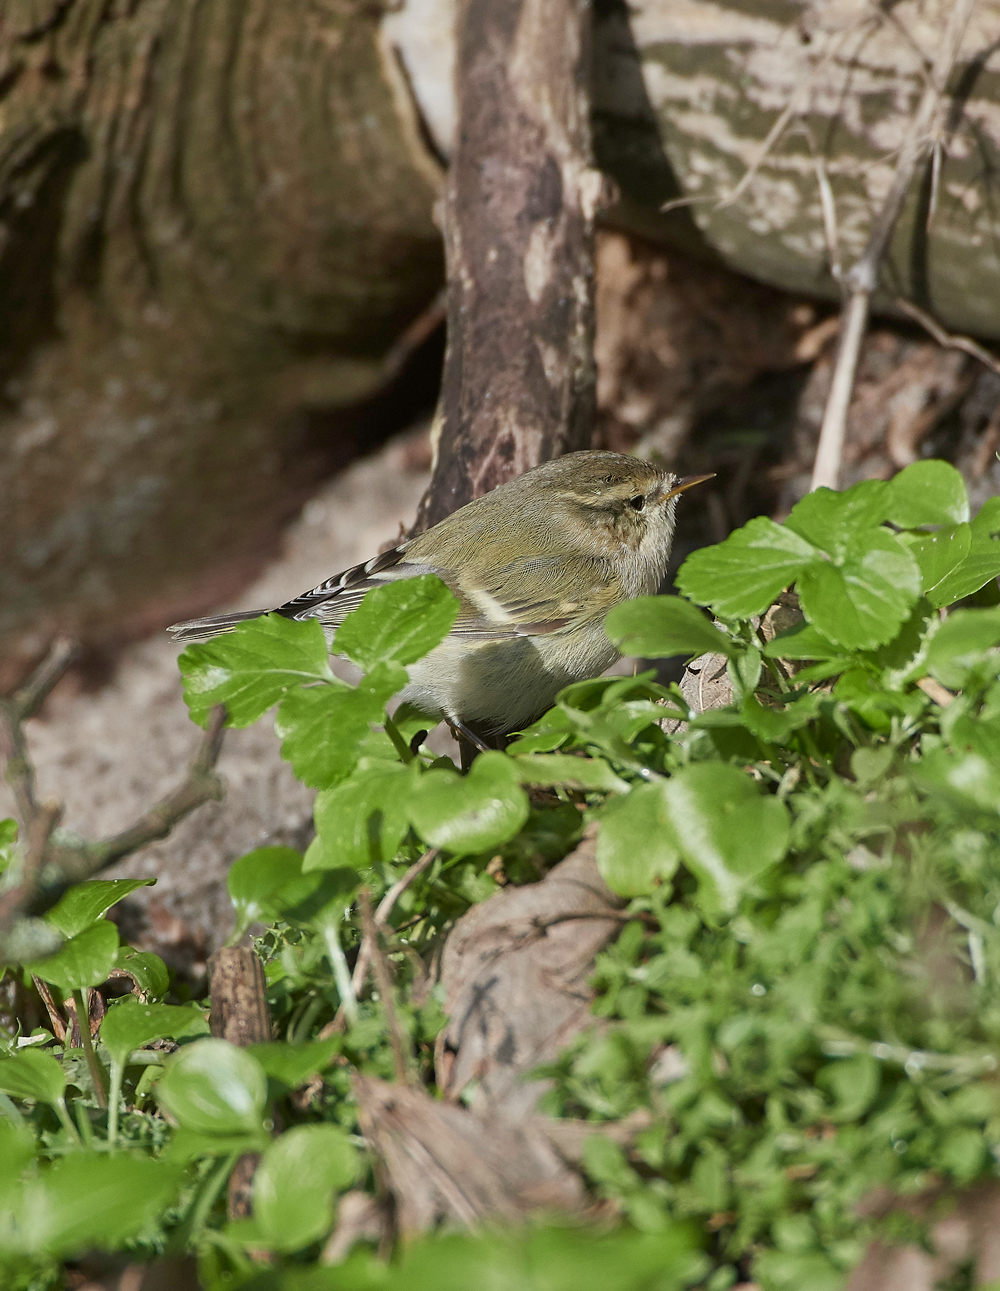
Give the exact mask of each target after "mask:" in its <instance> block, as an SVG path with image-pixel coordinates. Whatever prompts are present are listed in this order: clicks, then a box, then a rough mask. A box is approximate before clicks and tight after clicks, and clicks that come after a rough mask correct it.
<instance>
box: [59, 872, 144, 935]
mask: <svg viewBox="0 0 1000 1291" xmlns="http://www.w3.org/2000/svg"><path fill="white" fill-rule="evenodd" d="M155 882H156V879H89V880H88V881H87V882H86V883H76V884H74V886H73V887H71V888H69V889H68V891H66V892H64V893H63V895H62V897H61V898H60V899H59V901H58V902H57V903H56V905H54V906H53V907H52V909H51V910H49V911H47V912H46V915H45V918H46V919H47V920H48V921H49V923H51V924H52V925H53V926H54V927H56V928H58V929H59V931H60V932H61V933H62V934H63V936H64V937H75V936H76V935H77V933H80V932H83V930H84V928H89V927H90V925H91V924H92V923H96V921H97V920H98V919H101V918H103V917H104V915H105V914H107V912H108V911H109V910H110V909H111V907H112V906H113V905H115V904H116V903H117V902H118V901H121V900H122V898H123V897H127V896H128V894H129V893H130V892H134V891H135V890H136V889H137V888H147V887H152V885H153V884H154V883H155Z"/></svg>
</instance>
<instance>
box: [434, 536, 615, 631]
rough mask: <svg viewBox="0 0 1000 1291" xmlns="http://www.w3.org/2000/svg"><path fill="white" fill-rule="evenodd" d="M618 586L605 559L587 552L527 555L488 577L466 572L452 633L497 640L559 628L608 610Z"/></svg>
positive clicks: (461, 581) (460, 589) (461, 583)
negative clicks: (605, 563)
mask: <svg viewBox="0 0 1000 1291" xmlns="http://www.w3.org/2000/svg"><path fill="white" fill-rule="evenodd" d="M567 587H572V588H573V592H572V594H568V593H567V592H566V591H565V589H566V588H567ZM613 587H614V580H613V579H611V578H610V577H609V571H608V569H607V567H606V566H605V565H604V564H603V562H600V561H598V560H596V559H594V558H591V557H587V556H569V557H554V556H531V557H522V558H519V559H517V560H513V561H509V562H507V563H506V564H505V565H503V566H502V567H501V568H499V569H498V570H496V571H495V573H491V575H490V576H489V577H488V578H484V577H482V576H480V577H478V578H477V577H473V576H471V575H470V574H469V573H464V575H463V576H462V578H461V580H460V583H459V589H458V590H459V595H460V598H461V601H462V610H461V612H460V613H459V616H458V619H457V620H456V622H455V626H454V628H453V629H452V632H453V634H454V635H456V636H461V637H470V638H474V637H479V638H481V639H494V640H495V639H502V638H504V637H512V636H544V635H547V634H549V633H552V632H559V631H560V630H562V629H564V628H569V627H572V626H573V625H574V624H576V623H578V622H580V621H581V620H587V619H590V618H592V617H595V616H597V615H600V614H602V613H603V611H604V610H606V609H609V608H610V606H611V604H612V603H613V601H614V591H613Z"/></svg>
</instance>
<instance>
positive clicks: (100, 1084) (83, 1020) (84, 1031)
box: [73, 991, 108, 1108]
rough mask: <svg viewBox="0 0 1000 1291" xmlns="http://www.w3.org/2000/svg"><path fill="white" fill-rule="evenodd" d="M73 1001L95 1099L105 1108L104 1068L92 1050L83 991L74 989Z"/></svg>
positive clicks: (87, 1011) (88, 1012) (106, 1096)
mask: <svg viewBox="0 0 1000 1291" xmlns="http://www.w3.org/2000/svg"><path fill="white" fill-rule="evenodd" d="M73 1001H74V1003H75V1004H76V1020H77V1024H78V1025H79V1027H80V1043H81V1044H82V1045H83V1052H84V1055H85V1057H86V1059H87V1068H88V1070H89V1071H90V1079H91V1080H92V1081H93V1083H94V1096H95V1097H96V1099H97V1105H98V1107H103V1108H106V1107H107V1105H108V1088H107V1085H105V1083H104V1070H103V1068H102V1066H101V1062H100V1059H99V1058H98V1056H97V1054H96V1053H95V1052H94V1041H93V1039H92V1038H91V1035H90V1010H89V1009H88V1008H87V1006H86V1004H85V1003H84V999H83V991H74V992H73Z"/></svg>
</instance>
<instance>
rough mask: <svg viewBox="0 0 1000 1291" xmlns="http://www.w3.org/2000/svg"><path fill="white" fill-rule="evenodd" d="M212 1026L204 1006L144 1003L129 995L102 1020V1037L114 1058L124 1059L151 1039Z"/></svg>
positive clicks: (201, 1031) (120, 1060)
mask: <svg viewBox="0 0 1000 1291" xmlns="http://www.w3.org/2000/svg"><path fill="white" fill-rule="evenodd" d="M207 1030H208V1023H207V1022H206V1021H205V1015H204V1014H203V1013H202V1012H201V1010H200V1009H196V1008H190V1007H184V1008H181V1007H179V1006H177V1005H174V1004H142V1003H140V1001H139V1000H137V999H134V998H131V997H130V998H129V999H126V1000H122V1001H121V1003H120V1004H113V1005H112V1006H111V1007H110V1008H109V1009H108V1012H107V1015H106V1016H105V1018H104V1021H103V1022H102V1023H101V1040H102V1041H103V1042H104V1044H105V1046H106V1047H107V1050H108V1053H109V1055H110V1057H111V1061H112V1062H116V1063H124V1062H125V1060H126V1059H127V1058H128V1056H129V1054H130V1053H131V1052H132V1050H133V1049H139V1048H141V1047H142V1046H143V1045H144V1044H149V1042H150V1040H159V1039H161V1038H162V1037H164V1036H170V1037H171V1038H172V1039H174V1040H176V1039H178V1038H179V1037H180V1036H186V1035H199V1034H204V1033H205V1032H206V1031H207Z"/></svg>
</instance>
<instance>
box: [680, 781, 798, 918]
mask: <svg viewBox="0 0 1000 1291" xmlns="http://www.w3.org/2000/svg"><path fill="white" fill-rule="evenodd" d="M663 792H664V795H665V797H666V799H667V804H668V812H669V816H670V820H671V823H672V825H673V827H674V833H675V835H676V837H677V842H678V844H679V846H680V849H681V854H682V855H683V857H684V860H685V862H686V864H687V865H688V867H689V868H690V869H691V870H692V871H693V872H694V873H695V874H696V875H697V876H698V878H699V880H700V885H701V890H700V894H701V897H702V899H703V900H705V901H706V904H707V905H709V907H715V908H721V909H722V910H723V911H727V912H728V911H732V910H733V909H734V908H735V906H736V902H737V900H738V899H739V894H740V892H741V891H742V889H743V888H744V887H745V886H746V884H747V883H749V882H751V881H752V880H753V879H755V878H756V877H757V875H759V874H762V873H763V872H764V871H765V870H766V869H768V868H769V867H770V866H772V865H775V864H776V863H777V862H778V861H780V860H781V858H782V857H783V856H784V854H785V851H786V849H787V847H788V837H789V819H788V812H787V810H786V809H785V806H784V804H783V803H782V802H780V801H779V800H778V799H777V798H773V797H769V796H765V795H763V794H761V793H760V792H759V790H758V789H757V786H756V785H755V784H754V782H753V781H752V780H751V779H750V777H749V776H747V775H745V774H744V773H743V772H742V771H739V770H737V768H736V767H733V766H728V765H725V764H721V763H711V762H698V763H694V764H693V765H690V766H686V767H683V768H682V769H681V770H680V771H678V772H677V774H676V775H673V776H671V777H670V779H669V780H667V781H666V784H665V786H664V790H663ZM706 898H707V900H706Z"/></svg>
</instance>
